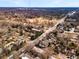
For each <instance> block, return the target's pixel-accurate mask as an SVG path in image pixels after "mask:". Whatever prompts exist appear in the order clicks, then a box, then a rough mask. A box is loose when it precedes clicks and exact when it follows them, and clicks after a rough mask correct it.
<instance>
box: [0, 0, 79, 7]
mask: <svg viewBox="0 0 79 59" xmlns="http://www.w3.org/2000/svg"><path fill="white" fill-rule="evenodd" d="M0 1H4V2H9V3H12V4H14V5H16V6H19V7H21V6H23V7H27V6H28V7H30V6H33V7H38V6H39V7H46V6H47V7H79V1H78V0H75V1H70V0H0Z"/></svg>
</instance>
